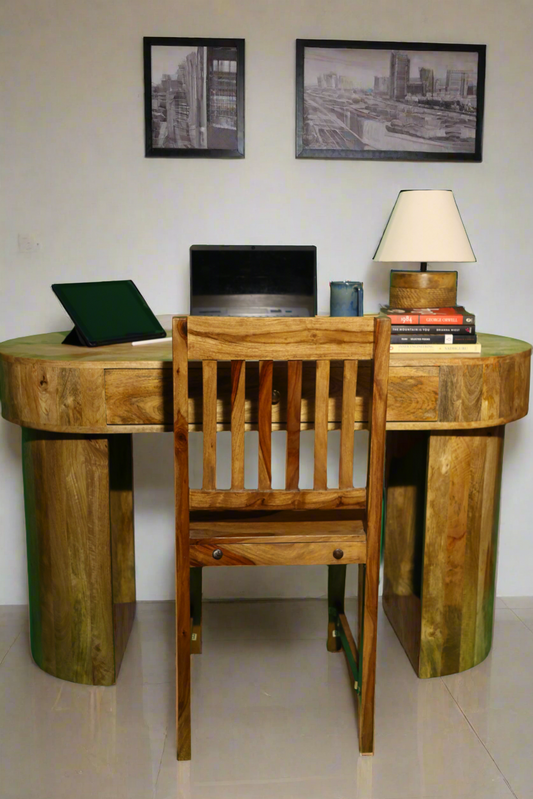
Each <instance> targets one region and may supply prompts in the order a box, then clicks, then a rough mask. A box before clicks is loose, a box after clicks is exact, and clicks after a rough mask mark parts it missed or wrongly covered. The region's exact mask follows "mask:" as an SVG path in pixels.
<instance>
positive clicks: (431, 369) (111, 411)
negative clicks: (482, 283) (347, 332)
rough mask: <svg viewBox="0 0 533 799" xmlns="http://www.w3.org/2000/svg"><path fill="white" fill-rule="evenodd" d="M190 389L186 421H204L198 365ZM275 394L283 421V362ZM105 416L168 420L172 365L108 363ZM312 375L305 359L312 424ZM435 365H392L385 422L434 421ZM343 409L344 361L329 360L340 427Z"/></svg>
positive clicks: (222, 404)
mask: <svg viewBox="0 0 533 799" xmlns="http://www.w3.org/2000/svg"><path fill="white" fill-rule="evenodd" d="M190 381H191V394H192V399H191V400H190V403H189V422H190V424H191V425H199V424H201V422H202V396H201V371H200V368H199V365H196V364H192V365H191V369H190ZM369 385H370V370H369V367H368V364H367V363H364V362H363V363H361V365H360V369H359V374H358V380H357V396H356V407H355V413H356V422H360V423H365V422H367V420H368V396H369ZM273 389H274V394H275V395H276V392H277V394H278V395H279V401H277V402H276V401H275V402H274V403H273V405H272V423H273V425H274V426H276V425H277V426H280V427H283V425H284V423H285V420H286V403H285V397H286V390H287V372H286V368H285V369H284V368H283V367H282V366H281V365H280V366H279V367H277V366H276V365H275V366H274V378H273ZM257 390H258V369H257V364H253V363H252V364H249V365H248V366H247V368H246V405H245V418H246V423H247V424H252V425H253V424H254V421H255V419H256V418H257ZM105 392H106V418H107V424H109V425H115V424H119V425H156V424H158V425H161V424H166V425H169V426H171V425H172V369H169V368H159V369H106V376H105ZM314 394H315V378H314V364H313V363H311V362H309V363H304V370H303V384H302V423H303V424H304V425H305V424H308V425H310V426H312V424H313V420H314V413H315V408H314V404H315V403H314ZM230 397H231V390H230V372H229V364H223V365H222V366H221V367H220V368H219V378H218V403H217V418H218V423H219V424H222V425H224V426H225V427H226V426H227V428H228V429H229V422H230V417H231V408H230ZM438 402H439V367H438V366H426V367H415V366H408V367H391V370H390V378H389V403H388V411H387V420H388V421H389V422H403V421H406V422H432V421H436V420H437V418H438ZM341 411H342V366H341V365H340V364H338V365H337V364H333V365H332V369H331V378H330V401H329V420H330V424H331V425H332V426H336V425H337V424H338V426H339V427H340V420H341Z"/></svg>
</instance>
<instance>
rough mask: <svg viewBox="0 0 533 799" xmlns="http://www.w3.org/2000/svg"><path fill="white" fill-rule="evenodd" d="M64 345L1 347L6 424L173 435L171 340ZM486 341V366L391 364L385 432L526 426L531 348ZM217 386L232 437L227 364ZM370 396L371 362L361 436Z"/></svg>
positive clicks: (334, 395) (335, 415)
mask: <svg viewBox="0 0 533 799" xmlns="http://www.w3.org/2000/svg"><path fill="white" fill-rule="evenodd" d="M269 321H272V322H273V321H276V320H269ZM289 321H290V320H289ZM293 321H294V320H293ZM64 335H65V334H64V333H49V334H45V335H41V336H28V337H26V338H21V339H14V340H12V341H6V342H3V343H2V344H0V402H1V404H2V415H3V417H4V418H5V419H7V420H8V421H11V422H14V423H15V424H19V425H22V426H25V427H28V428H33V429H42V430H50V431H52V432H69V433H84V434H91V435H92V434H105V435H107V434H109V433H115V432H116V433H133V432H158V431H163V430H172V368H171V367H172V363H171V360H172V353H171V347H170V345H169V342H170V340H163V341H162V342H161V343H160V344H154V345H148V346H144V347H142V346H141V347H133V346H132V345H131V344H116V345H114V346H111V347H98V348H85V347H73V346H69V345H62V344H61V341H62V339H63V338H64ZM479 340H480V342H481V344H482V353H481V357H479V356H476V357H470V356H460V357H457V356H455V357H454V356H450V355H430V356H428V355H423V354H422V355H420V354H416V355H413V356H410V355H393V356H391V360H390V373H389V402H388V410H387V428H388V429H389V430H393V429H450V430H453V429H463V428H464V429H467V428H473V427H480V428H483V427H490V426H498V425H501V424H507V423H508V422H510V421H513V420H515V419H520V418H522V417H523V416H525V415H526V413H527V410H528V400H529V369H530V355H531V347H530V345H529V344H526V343H525V342H523V341H518V340H516V339H510V338H504V337H501V336H493V335H488V334H483V333H480V334H479ZM234 357H235V356H234ZM314 357H316V356H314ZM352 357H353V356H352ZM280 366H281V365H280ZM480 369H482V375H481V377H480V375H479V370H480ZM190 373H191V382H192V395H191V398H190V401H189V424H190V429H191V430H195V429H197V430H201V429H202V416H203V411H202V402H201V396H202V373H201V368H200V365H199V364H198V365H195V364H191V369H190ZM342 377H343V376H342V364H340V363H338V362H335V361H333V363H332V366H331V373H330V397H329V401H328V427H329V429H336V428H340V425H341V418H342V385H343V379H342ZM480 380H481V388H480V387H479V381H480ZM286 381H287V372H286V369H285V370H283V369H281V368H279V366H278V364H274V370H273V390H274V391H278V393H279V394H280V395H281V397H282V398H284V397H286ZM258 383H259V372H258V368H257V364H255V365H254V364H249V365H248V367H247V375H246V392H245V424H246V429H257V399H255V400H254V399H253V397H255V398H257V386H258ZM218 384H219V391H218V395H219V396H218V398H217V429H218V430H221V429H225V430H229V429H230V425H231V367H230V364H229V363H228V364H221V365H219V377H218ZM463 384H464V385H465V386H466V388H465V393H463ZM369 389H370V373H369V368H368V362H366V363H365V362H364V361H363V362H361V363H360V365H359V374H358V380H357V390H356V399H355V424H354V426H355V427H356V429H357V428H358V427H361V426H365V425H367V424H368V418H369V416H368V414H369V404H368V398H369ZM470 390H472V391H473V395H472V396H470ZM457 392H458V393H457ZM480 392H481V408H480V409H479V393H480ZM314 414H315V377H314V364H312V363H309V362H305V363H304V364H303V370H302V402H301V419H300V423H301V429H309V428H312V427H313V425H314ZM475 417H479V418H475ZM272 422H273V429H285V428H286V423H287V405H286V400H285V399H282V401H280V402H278V403H274V404H273V405H272Z"/></svg>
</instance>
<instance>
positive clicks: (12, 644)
mask: <svg viewBox="0 0 533 799" xmlns="http://www.w3.org/2000/svg"><path fill="white" fill-rule="evenodd" d="M21 635H22V631H20V632H18V633H17V635H16V636H15V639H14V640H13V641H12V642H11V644H10V646H9V649H8V650H7V652H6V653H5V655H4V657H3V658H2V660H0V666H1V665H2V663H3V662H4V660H5V659H6V657H7V656H8V655H9V653H10V652H11V650H12V649H13V647H14V646H15V644H16V643H17V641H18V639H19V638H20V636H21Z"/></svg>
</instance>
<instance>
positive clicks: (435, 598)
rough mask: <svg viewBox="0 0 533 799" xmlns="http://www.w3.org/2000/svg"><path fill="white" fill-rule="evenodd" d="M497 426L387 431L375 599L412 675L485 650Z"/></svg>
mask: <svg viewBox="0 0 533 799" xmlns="http://www.w3.org/2000/svg"><path fill="white" fill-rule="evenodd" d="M504 429H505V428H504V427H503V426H501V427H490V428H487V429H479V430H468V431H467V430H463V431H461V433H454V432H452V431H450V433H448V432H445V431H443V432H434V433H428V432H394V433H389V434H388V440H387V445H388V448H389V478H388V487H387V517H386V529H385V558H384V561H385V563H384V570H385V584H384V594H383V607H384V610H385V613H386V614H387V616H388V618H389V620H390V622H391V624H392V626H393V627H394V629H395V631H396V633H397V635H398V637H399V639H400V641H401V642H402V645H403V647H404V649H405V651H406V653H407V655H408V657H409V659H410V661H411V663H412V665H413V668H414V669H415V671H416V673H417V674H418V676H419V677H442V676H444V675H445V674H455V673H456V672H459V671H464V670H465V669H469V668H471V667H472V666H475V665H476V664H478V663H480V662H481V661H482V660H484V659H485V658H486V657H487V655H488V654H489V652H490V648H491V643H492V626H493V610H494V578H495V569H496V551H497V540H498V514H499V498H500V483H501V471H502V456H503V437H504Z"/></svg>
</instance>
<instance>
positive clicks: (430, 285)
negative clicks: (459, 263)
mask: <svg viewBox="0 0 533 799" xmlns="http://www.w3.org/2000/svg"><path fill="white" fill-rule="evenodd" d="M389 305H391V306H392V307H393V308H447V307H449V306H453V305H457V272H414V271H413V272H411V271H402V270H400V269H392V270H391V273H390V294H389Z"/></svg>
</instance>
